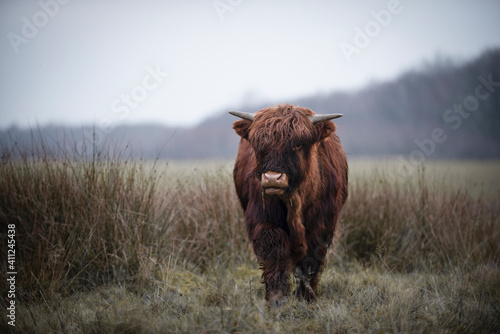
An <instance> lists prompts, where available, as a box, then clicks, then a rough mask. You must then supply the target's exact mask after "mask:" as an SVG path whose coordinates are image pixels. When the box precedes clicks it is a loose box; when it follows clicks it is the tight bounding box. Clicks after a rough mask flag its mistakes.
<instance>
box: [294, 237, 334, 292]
mask: <svg viewBox="0 0 500 334" xmlns="http://www.w3.org/2000/svg"><path fill="white" fill-rule="evenodd" d="M327 250H328V244H327V243H325V242H323V241H322V240H321V239H320V238H317V240H314V241H313V242H310V244H309V245H308V249H307V256H306V257H305V258H304V260H302V261H301V262H300V263H299V264H298V265H297V266H296V267H295V271H294V276H295V285H296V289H295V295H296V296H297V297H298V298H304V299H305V300H307V301H312V300H313V299H315V298H316V293H317V289H318V283H319V278H320V275H321V271H322V270H323V264H324V262H325V257H326V253H327Z"/></svg>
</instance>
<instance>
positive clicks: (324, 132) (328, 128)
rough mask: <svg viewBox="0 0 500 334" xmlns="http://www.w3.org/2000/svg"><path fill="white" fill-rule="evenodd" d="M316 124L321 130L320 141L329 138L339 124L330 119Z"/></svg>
mask: <svg viewBox="0 0 500 334" xmlns="http://www.w3.org/2000/svg"><path fill="white" fill-rule="evenodd" d="M316 126H317V127H318V130H319V132H318V133H319V141H322V140H323V139H325V138H328V137H330V136H331V135H332V133H334V132H335V130H337V126H336V125H335V123H333V122H330V121H323V122H318V123H316Z"/></svg>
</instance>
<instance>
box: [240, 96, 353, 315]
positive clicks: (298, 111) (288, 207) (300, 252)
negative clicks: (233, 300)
mask: <svg viewBox="0 0 500 334" xmlns="http://www.w3.org/2000/svg"><path fill="white" fill-rule="evenodd" d="M311 115H314V113H313V112H312V111H311V110H310V109H307V108H301V107H295V106H291V105H278V106H275V107H272V108H267V109H263V110H261V111H259V112H257V113H256V115H255V118H254V120H253V121H249V120H238V121H236V122H234V124H233V128H234V129H235V131H236V133H237V134H238V135H240V136H241V141H240V145H239V150H238V156H237V158H236V163H235V167H234V174H233V176H234V183H235V186H236V192H237V194H238V197H239V200H240V202H241V205H242V207H243V210H244V213H245V224H246V228H247V233H248V236H249V238H250V241H251V243H252V246H253V249H254V252H255V255H256V256H257V258H258V260H259V263H260V266H261V268H262V270H263V274H262V279H263V281H264V283H265V286H266V300H267V301H268V304H269V306H271V307H276V306H281V305H282V304H283V303H284V302H285V300H286V297H287V296H288V295H289V294H290V286H289V282H288V279H289V275H290V273H291V272H292V270H293V273H294V275H295V281H296V291H295V294H296V296H297V297H299V298H304V299H306V300H308V301H310V300H312V299H314V298H315V296H316V291H317V286H318V282H319V276H320V273H321V270H322V267H323V265H324V261H325V256H326V252H327V249H328V247H329V245H330V244H331V243H332V239H333V235H334V231H335V226H336V223H337V220H338V217H339V214H340V210H341V208H342V206H343V205H344V203H345V200H346V198H347V178H348V167H347V162H346V157H345V154H344V152H343V150H342V147H341V144H340V141H339V138H338V137H337V135H336V134H335V133H334V131H335V129H336V127H335V124H334V123H333V122H331V121H321V122H318V123H316V124H313V123H312V122H311V121H310V120H309V118H308V116H311ZM269 171H273V172H277V173H283V174H286V176H287V178H288V187H287V188H286V191H285V192H284V194H282V195H279V196H273V195H268V194H265V193H264V190H263V188H262V186H261V182H260V181H261V178H262V174H263V173H266V172H269Z"/></svg>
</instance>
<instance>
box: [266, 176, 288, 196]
mask: <svg viewBox="0 0 500 334" xmlns="http://www.w3.org/2000/svg"><path fill="white" fill-rule="evenodd" d="M260 184H261V186H262V190H263V191H264V192H265V193H266V194H267V195H283V194H284V193H285V190H286V189H287V188H288V177H287V176H286V174H285V173H278V172H273V171H268V172H265V173H263V174H262V176H261V179H260Z"/></svg>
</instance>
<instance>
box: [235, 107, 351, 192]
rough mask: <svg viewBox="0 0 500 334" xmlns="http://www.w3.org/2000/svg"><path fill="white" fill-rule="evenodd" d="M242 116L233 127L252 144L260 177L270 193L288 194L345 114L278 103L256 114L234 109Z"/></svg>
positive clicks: (301, 178) (299, 180)
mask: <svg viewBox="0 0 500 334" xmlns="http://www.w3.org/2000/svg"><path fill="white" fill-rule="evenodd" d="M229 113H230V114H232V115H234V116H237V117H240V118H242V119H241V120H239V121H236V122H234V124H233V128H234V130H235V131H236V133H237V134H238V135H240V136H241V137H242V138H243V139H245V140H248V142H249V143H250V145H251V146H252V148H253V150H254V153H255V158H256V161H257V166H256V171H255V172H256V177H257V178H258V179H259V181H260V184H261V186H262V190H263V192H264V193H265V194H267V195H285V194H289V193H290V192H291V191H293V190H294V189H296V188H297V186H298V185H299V184H300V183H301V182H302V181H303V180H304V178H305V177H306V175H307V174H308V169H309V166H311V163H313V162H314V159H317V147H318V143H319V142H321V141H322V140H324V139H325V138H328V137H330V135H331V134H332V132H334V131H335V124H334V123H332V122H329V120H331V119H334V118H338V117H341V116H342V114H330V115H316V114H315V113H314V112H312V111H311V110H310V109H307V108H302V107H295V106H291V105H278V106H276V107H272V108H267V109H263V110H260V111H258V112H257V113H255V114H250V113H243V112H236V111H230V112H229Z"/></svg>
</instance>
